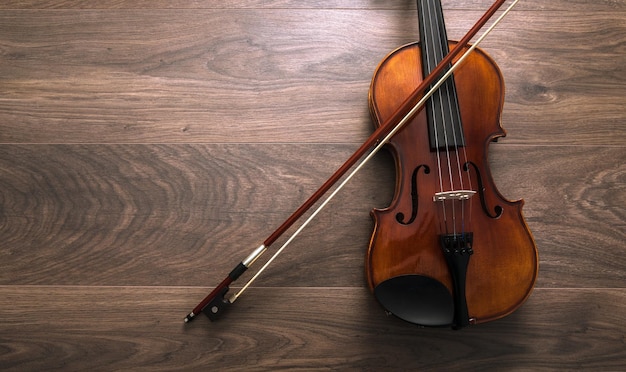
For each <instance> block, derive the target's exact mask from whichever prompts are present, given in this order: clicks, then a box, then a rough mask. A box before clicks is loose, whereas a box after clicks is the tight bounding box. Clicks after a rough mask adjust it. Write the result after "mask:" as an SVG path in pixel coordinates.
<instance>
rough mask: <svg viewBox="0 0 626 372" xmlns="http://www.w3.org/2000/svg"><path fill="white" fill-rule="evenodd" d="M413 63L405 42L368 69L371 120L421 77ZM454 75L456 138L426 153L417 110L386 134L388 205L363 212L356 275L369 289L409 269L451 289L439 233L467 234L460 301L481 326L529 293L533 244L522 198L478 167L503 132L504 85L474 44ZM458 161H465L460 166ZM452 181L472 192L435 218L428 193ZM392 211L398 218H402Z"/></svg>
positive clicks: (414, 49) (413, 48)
mask: <svg viewBox="0 0 626 372" xmlns="http://www.w3.org/2000/svg"><path fill="white" fill-rule="evenodd" d="M453 46H454V45H451V49H452V47H453ZM420 60H421V58H420V55H419V48H418V44H410V45H407V46H404V47H402V48H400V49H398V50H396V51H394V52H393V53H391V54H390V55H389V56H387V57H386V58H385V60H384V61H383V62H382V63H381V65H380V66H379V67H378V69H377V71H376V73H375V75H374V78H373V81H372V87H371V91H370V106H371V111H372V114H373V117H374V118H375V122H376V123H381V122H384V121H385V120H387V118H388V117H389V115H390V114H391V113H393V112H394V111H395V110H396V109H397V106H398V102H402V101H403V100H402V99H401V97H402V96H403V95H408V94H410V92H412V90H413V89H415V86H416V85H417V84H418V83H419V81H421V76H422V71H421V69H420V68H416V66H420V63H419V62H418V61H420ZM455 81H456V87H457V88H456V90H457V92H458V100H459V106H460V107H459V109H460V113H461V118H462V121H463V128H462V129H463V130H464V133H465V136H464V137H465V140H464V143H465V144H464V146H463V147H456V148H446V149H445V150H444V149H441V150H440V151H439V154H437V153H436V152H435V151H431V148H430V145H429V140H428V132H429V130H431V129H430V128H429V126H428V124H427V120H426V116H427V115H426V111H425V110H422V111H421V112H420V114H418V116H417V117H416V118H415V119H414V120H412V122H410V123H408V124H407V125H406V127H405V128H404V129H402V130H401V131H400V132H399V133H398V134H397V135H396V136H395V137H394V138H393V139H392V140H391V141H390V144H389V147H390V148H391V151H392V153H393V154H394V158H395V163H396V167H397V173H398V179H397V181H396V186H395V195H394V199H393V201H392V202H391V205H390V206H389V208H386V209H384V210H375V211H374V212H373V215H374V217H375V224H376V226H375V230H374V234H373V236H372V240H371V243H370V247H369V250H368V255H367V261H366V263H367V265H366V272H367V277H368V282H369V285H370V287H371V288H372V289H373V288H375V287H376V286H378V285H379V284H380V283H381V282H384V281H385V280H388V279H392V278H394V277H398V276H402V275H419V276H425V277H428V278H433V279H435V280H437V281H438V282H440V283H443V284H445V286H446V287H447V288H448V291H449V292H450V293H454V289H453V285H452V278H451V275H450V270H449V267H448V263H447V262H446V258H445V256H444V254H443V251H442V247H441V242H440V235H442V234H451V233H452V232H456V233H458V234H461V233H472V235H473V244H471V246H472V247H473V254H472V255H471V257H470V262H471V263H470V264H468V266H467V270H468V271H467V275H466V280H467V285H466V286H465V287H466V295H465V298H466V301H467V307H468V310H469V316H470V318H472V319H474V320H475V321H476V322H478V323H482V322H485V321H489V320H494V319H498V318H500V317H502V316H504V315H507V314H509V313H511V312H512V311H513V310H515V309H516V308H518V307H519V306H520V305H521V304H522V303H523V302H524V301H525V300H526V298H527V297H528V296H529V295H530V291H531V290H532V288H533V285H534V283H535V279H536V277H537V265H538V261H537V251H536V247H535V244H534V241H533V238H532V236H531V234H530V232H529V230H528V226H527V225H526V222H525V221H524V218H523V216H522V210H521V209H522V202H521V201H517V202H512V201H509V200H507V199H505V198H504V197H502V195H500V193H499V191H498V190H497V188H496V185H494V183H493V179H492V177H491V173H490V170H489V167H488V159H487V150H488V145H489V143H490V142H491V141H493V140H495V139H497V138H500V137H502V136H504V133H505V132H504V131H503V129H502V128H501V126H500V112H501V109H502V105H503V103H504V83H503V81H502V79H501V74H500V72H499V69H498V67H497V66H496V65H495V64H494V62H493V60H491V58H489V57H488V56H487V55H485V54H484V53H483V52H482V51H480V50H479V51H475V52H473V53H472V54H471V55H470V56H469V58H467V59H466V60H465V61H463V65H461V66H460V68H459V69H458V70H457V71H456V72H455ZM394 98H395V99H396V100H394ZM441 140H442V141H443V138H442V139H441ZM455 153H458V154H455ZM457 155H458V156H457ZM468 163H471V164H473V166H468V167H467V168H468V169H467V171H465V170H464V168H465V166H466V165H467V164H468ZM448 174H449V175H450V176H448ZM460 178H463V179H464V180H465V187H466V189H471V190H477V191H478V193H477V194H476V195H475V196H474V197H472V199H470V200H468V201H462V202H461V201H456V202H454V203H453V202H451V201H447V202H446V203H445V205H446V207H445V208H446V212H445V213H446V214H447V217H444V212H443V211H442V207H441V202H433V197H434V195H435V193H436V192H438V191H444V190H445V191H449V190H461V189H462V188H461V186H460V185H462V182H463V180H461V179H460ZM440 179H441V184H440V182H439V180H440ZM440 187H442V189H440ZM414 194H416V195H414ZM414 197H416V198H417V203H415V201H414ZM462 203H464V204H465V205H464V206H462V205H461V204H462ZM453 209H454V210H453ZM398 213H401V215H402V216H403V217H404V218H403V219H402V223H399V222H398ZM413 214H415V218H414V219H410V217H409V216H412V215H413ZM453 216H454V217H453ZM424 301H426V302H428V299H427V298H425V299H424ZM457 305H458V304H457Z"/></svg>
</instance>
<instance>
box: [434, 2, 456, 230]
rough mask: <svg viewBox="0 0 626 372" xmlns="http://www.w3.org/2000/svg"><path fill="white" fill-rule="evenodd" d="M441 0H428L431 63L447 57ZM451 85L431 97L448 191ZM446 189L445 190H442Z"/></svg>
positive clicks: (453, 217)
mask: <svg viewBox="0 0 626 372" xmlns="http://www.w3.org/2000/svg"><path fill="white" fill-rule="evenodd" d="M438 1H439V0H431V1H427V2H428V19H429V20H430V38H431V41H430V42H431V46H430V49H432V51H433V55H432V57H431V58H432V60H431V63H432V64H433V65H437V63H438V62H439V61H440V60H442V59H443V58H444V57H445V54H446V53H445V46H444V44H443V41H442V40H441V37H442V34H445V29H444V28H443V27H444V26H443V16H442V15H440V14H439V9H438V8H440V7H441V2H439V3H437V2H438ZM446 40H447V38H446ZM449 85H450V81H449V80H448V81H446V82H445V83H444V84H443V85H442V87H441V89H439V91H437V92H436V93H435V97H436V98H431V100H435V99H436V100H437V103H438V108H439V110H438V111H439V112H437V115H433V118H432V121H433V122H434V125H435V127H436V128H437V127H438V123H437V122H438V121H440V122H441V128H442V129H443V140H444V146H445V159H446V161H445V164H446V166H447V177H448V179H449V182H450V189H449V190H448V191H454V189H455V186H454V184H455V182H454V176H453V174H452V160H451V155H450V146H451V140H450V139H449V135H448V128H449V127H450V126H453V127H454V123H453V122H449V120H450V119H451V118H448V117H446V110H445V109H446V106H449V104H448V105H446V101H445V100H444V95H445V97H446V98H447V99H448V103H449V102H450V92H449V90H448V87H449ZM435 132H437V129H435ZM436 151H437V152H439V148H438V147H437V149H436ZM442 191H444V190H442ZM441 203H442V205H443V208H444V210H445V206H446V200H443V201H442V202H441ZM449 204H452V206H451V208H450V212H451V213H450V214H451V227H452V232H453V233H454V234H456V220H457V218H456V205H455V204H456V202H455V200H454V199H452V200H451V201H450V203H449ZM444 223H445V224H446V232H449V226H448V222H447V221H444Z"/></svg>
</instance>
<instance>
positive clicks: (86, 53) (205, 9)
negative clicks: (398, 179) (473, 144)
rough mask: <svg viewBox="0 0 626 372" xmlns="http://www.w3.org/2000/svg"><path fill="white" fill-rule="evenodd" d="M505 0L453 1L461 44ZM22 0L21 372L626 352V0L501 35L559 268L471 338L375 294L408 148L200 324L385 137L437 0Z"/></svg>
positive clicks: (13, 352) (537, 200) (498, 171)
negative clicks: (407, 64)
mask: <svg viewBox="0 0 626 372" xmlns="http://www.w3.org/2000/svg"><path fill="white" fill-rule="evenodd" d="M490 4H491V1H488V0H460V1H452V0H444V1H443V6H444V9H445V10H446V20H447V25H448V35H449V37H450V38H451V39H458V38H460V37H461V36H462V35H463V34H464V33H465V31H466V30H467V29H468V28H469V27H470V26H471V25H472V24H473V22H474V20H475V19H477V18H478V16H479V15H480V14H482V11H484V10H485V9H486V8H487V7H488V6H489V5H490ZM0 9H2V11H0V370H3V371H4V370H7V371H40V370H64V371H84V370H149V371H158V370H167V371H172V370H220V371H221V370H225V371H227V370H233V371H234V370H244V369H245V370H281V369H282V370H307V371H309V370H359V371H362V370H365V371H367V370H371V371H384V370H532V371H552V370H603V371H621V370H625V369H626V353H625V350H626V347H625V346H626V345H625V343H626V342H625V338H624V335H625V334H626V328H625V327H626V326H625V325H626V318H625V315H624V314H626V289H625V286H624V283H626V258H625V257H626V254H625V253H626V248H625V247H626V246H625V245H624V241H625V240H626V213H625V211H626V146H625V143H624V136H625V135H626V132H625V130H626V126H624V123H625V118H626V116H625V111H624V107H626V81H625V77H626V74H625V73H624V72H625V67H624V66H626V64H625V63H624V61H625V59H624V55H626V50H625V49H624V46H625V45H626V23H625V22H624V20H625V19H626V2H625V1H623V0H603V1H587V0H571V1H565V0H557V1H549V2H546V1H540V0H527V1H523V2H520V4H519V5H518V7H517V8H516V9H515V10H514V11H513V12H512V13H511V14H510V15H509V16H508V17H507V18H506V20H505V21H504V22H503V23H502V24H501V25H500V26H499V27H498V28H497V29H496V30H495V31H494V33H493V34H492V35H490V36H489V37H488V38H487V39H486V40H485V43H484V44H483V48H484V49H485V50H486V51H487V52H488V53H489V54H490V55H491V56H492V57H493V58H494V60H495V61H496V62H497V63H498V65H499V66H500V68H501V70H502V73H503V76H504V79H505V82H506V85H507V95H506V103H505V107H504V111H503V113H502V123H503V126H504V127H505V129H506V130H507V131H508V135H507V137H506V138H504V139H501V140H500V141H499V142H498V143H496V144H492V145H491V148H490V164H491V170H492V173H493V175H494V177H495V183H496V185H497V186H498V188H499V190H500V191H501V193H502V194H503V195H504V196H505V197H508V198H510V199H517V198H524V199H525V206H524V214H525V216H526V219H527V222H528V224H529V226H530V229H531V231H532V232H533V234H534V237H535V240H536V242H537V246H538V248H539V258H540V272H539V278H538V281H537V286H536V289H535V291H534V292H533V294H532V295H531V297H530V299H529V300H528V302H527V303H526V304H524V305H523V306H522V308H521V309H520V310H518V311H516V312H515V313H514V314H512V315H511V316H509V317H507V318H505V319H502V320H499V321H496V322H492V323H487V324H482V325H480V326H476V327H470V328H467V329H464V330H462V331H459V332H453V331H450V330H447V329H420V328H416V327H414V326H411V325H408V324H406V323H403V322H401V321H399V320H397V319H395V318H393V317H386V316H385V315H384V314H383V312H382V310H381V308H380V307H379V306H378V305H377V304H376V303H375V301H374V299H373V297H372V296H371V295H370V293H369V291H368V290H367V288H366V284H365V279H364V273H363V265H364V254H365V250H366V247H367V244H368V240H369V236H370V234H371V230H372V227H373V226H372V225H373V224H372V221H371V218H370V216H369V212H370V210H371V209H372V208H374V207H379V208H380V207H384V206H386V205H388V203H389V202H390V200H391V198H392V196H393V186H394V182H395V180H394V177H395V175H394V170H393V159H392V158H391V156H390V155H389V154H379V155H377V156H376V158H375V159H374V161H373V162H372V163H371V164H368V165H367V166H366V167H365V169H364V170H363V171H362V172H361V173H360V174H359V175H357V177H356V178H355V179H354V180H353V181H352V182H351V183H350V184H349V185H348V186H347V188H346V190H344V191H343V192H341V193H339V195H338V196H337V198H336V200H334V201H332V202H331V204H330V206H329V208H327V210H325V211H324V212H322V213H321V214H320V215H319V216H318V218H317V219H316V220H315V221H314V222H313V223H312V224H311V225H310V226H309V227H308V228H307V229H305V231H304V232H303V233H302V234H301V236H300V237H299V238H298V239H296V240H295V241H294V242H293V243H292V245H291V246H290V247H289V249H288V250H286V251H285V253H284V254H283V255H282V256H281V257H280V258H279V259H277V260H276V261H275V263H274V264H273V265H272V266H271V267H270V269H268V271H266V272H265V273H264V275H262V276H261V277H260V278H259V280H258V281H257V282H256V283H255V285H254V286H253V287H252V288H251V289H249V291H248V292H246V293H245V295H244V296H242V297H241V298H240V299H239V300H238V301H237V302H236V304H235V305H233V309H232V311H231V312H230V313H228V314H227V315H226V316H225V317H224V318H223V319H222V320H220V321H219V322H216V323H209V321H208V319H206V318H204V317H199V318H198V319H197V320H196V321H194V322H193V323H191V324H188V325H187V326H183V323H182V318H183V317H184V315H185V314H187V313H188V312H189V311H190V310H191V309H192V308H193V307H194V306H195V305H196V304H197V303H198V301H200V300H201V299H202V297H204V296H205V295H206V294H207V293H208V291H209V290H210V289H211V288H212V286H214V285H216V284H217V282H218V281H219V280H221V279H222V278H223V277H224V276H225V275H226V274H227V273H228V272H229V271H230V270H231V269H232V267H233V266H234V265H235V264H236V263H237V262H239V261H240V260H241V259H242V258H244V257H245V256H246V255H247V254H248V253H249V252H250V251H251V250H252V249H254V248H255V247H256V246H258V245H259V244H260V243H261V241H262V240H263V239H265V238H266V237H267V235H269V234H270V233H271V232H272V231H273V230H274V229H275V228H276V227H277V226H278V225H279V224H280V223H282V222H283V220H284V219H285V218H286V217H287V216H288V215H289V214H291V213H292V212H293V211H294V210H295V209H296V208H297V207H298V206H299V205H300V203H301V202H302V201H303V200H305V198H307V197H308V196H309V195H310V194H311V193H312V192H313V191H314V190H315V189H316V188H317V187H318V186H319V185H321V183H322V182H323V181H324V180H326V178H327V177H328V176H329V175H330V174H331V173H332V172H333V171H334V170H335V169H336V168H337V167H338V166H339V165H340V164H341V163H342V162H343V161H344V160H345V159H347V158H348V157H349V155H350V154H351V153H352V152H353V151H354V150H355V149H356V148H357V146H358V145H359V144H360V143H361V141H363V140H364V139H365V138H366V137H367V136H368V135H369V134H370V133H371V131H372V126H371V122H370V119H369V116H368V110H367V91H368V86H369V81H370V79H371V76H372V73H373V71H374V70H375V68H376V65H377V64H378V63H379V62H380V61H381V59H382V58H384V56H385V55H386V54H387V53H389V52H390V51H392V50H393V49H394V48H396V47H398V46H400V45H403V44H405V43H408V42H412V41H414V40H416V39H417V25H416V17H415V2H414V1H377V0H374V1H372V0H340V1H328V0H303V1H300V0H298V1H293V0H269V1H268V0H263V1H259V0H251V1H240V0H235V1H229V2H224V1H215V0H208V1H198V0H174V1H163V0H154V1H145V0H140V1H128V0H102V1H93V0H80V1H66V0H31V1H23V0H20V1H18V0H6V1H2V2H0ZM284 239H285V238H283V240H284ZM280 242H281V241H279V242H277V243H276V245H278V244H279V243H280ZM257 265H258V264H257ZM251 271H253V270H251ZM251 274H252V272H248V273H246V274H245V276H244V277H243V278H241V279H240V281H238V282H237V283H236V285H235V286H234V287H239V286H241V285H243V282H244V281H245V279H247V278H249V277H250V275H251Z"/></svg>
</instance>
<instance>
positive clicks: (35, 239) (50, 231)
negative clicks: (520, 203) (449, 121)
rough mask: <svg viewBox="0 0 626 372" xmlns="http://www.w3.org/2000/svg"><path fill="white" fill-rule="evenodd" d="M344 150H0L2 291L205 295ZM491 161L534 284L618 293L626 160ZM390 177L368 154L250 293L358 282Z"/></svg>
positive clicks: (505, 157)
mask: <svg viewBox="0 0 626 372" xmlns="http://www.w3.org/2000/svg"><path fill="white" fill-rule="evenodd" d="M352 150H354V148H353V146H351V145H274V146H265V145H83V146H78V145H11V146H7V145H5V146H0V190H2V192H1V193H0V206H1V208H0V226H1V227H2V228H1V229H0V241H1V242H3V243H2V246H3V249H1V250H0V284H5V285H6V284H14V285H25V284H68V285H72V284H74V285H78V284H81V285H161V286H164V285H197V284H199V283H202V284H206V285H215V284H217V282H218V281H219V280H221V279H222V278H223V277H224V276H225V275H226V274H227V273H228V272H229V271H230V270H231V269H232V267H234V266H235V264H236V263H237V262H239V261H240V260H242V259H243V258H245V256H247V255H248V253H250V252H251V251H252V250H253V249H254V248H255V247H257V246H258V245H259V244H261V242H262V241H263V240H264V239H265V238H266V237H267V236H268V235H269V234H270V233H271V232H272V231H273V230H274V229H275V228H277V227H278V226H279V225H280V224H281V223H282V222H283V221H284V220H285V219H286V218H287V217H288V216H289V215H290V214H291V213H292V212H293V211H294V210H295V209H296V208H297V207H298V206H299V205H300V203H302V202H303V201H304V200H305V199H306V198H308V196H309V195H310V194H312V192H313V191H314V190H315V189H317V187H319V186H320V185H321V184H322V183H323V181H324V180H325V179H326V178H327V177H328V176H329V175H330V174H331V173H332V172H333V171H334V170H335V169H336V168H337V167H338V166H339V164H340V162H342V161H344V160H345V159H347V158H348V156H349V155H350V154H351V152H352ZM491 158H492V171H493V174H494V176H495V180H496V185H497V186H498V187H499V188H500V190H501V192H502V193H503V195H505V196H506V197H508V198H510V199H517V198H522V197H523V198H525V200H526V205H525V207H524V213H525V215H526V218H527V221H528V224H529V226H530V228H531V230H532V231H533V233H534V235H535V239H536V241H537V245H538V247H539V253H540V266H541V267H540V276H539V281H538V283H537V285H538V286H540V287H556V288H559V287H587V288H593V287H621V286H622V285H623V283H624V282H626V271H625V270H624V267H626V258H625V257H626V254H625V253H626V251H625V249H626V248H625V247H624V244H623V242H624V241H625V240H626V235H625V234H626V225H625V221H626V215H624V211H625V210H626V188H625V186H624V185H626V182H624V177H625V176H626V162H625V159H626V150H625V149H624V148H620V147H617V148H599V147H589V148H587V147H572V146H566V147H557V146H549V147H548V146H536V147H528V146H511V145H506V146H503V145H501V144H496V145H493V146H492V154H491ZM321 159H323V160H321ZM394 177H395V176H394V174H393V162H392V160H391V157H390V156H388V155H387V156H379V157H377V159H376V160H375V161H374V163H373V164H371V165H368V166H367V167H365V169H364V170H363V171H362V173H361V174H359V175H358V176H357V177H356V178H355V179H354V180H353V181H352V182H351V183H350V184H349V185H348V186H347V188H346V190H344V191H342V192H340V193H339V195H338V197H337V199H336V200H334V201H333V202H332V203H331V204H330V206H329V207H328V208H327V210H326V211H324V212H322V213H321V214H320V216H319V217H318V218H317V219H316V220H315V221H314V222H313V223H312V224H311V225H310V226H309V227H308V228H307V229H305V231H304V232H303V234H302V235H301V236H300V237H299V238H298V239H296V241H295V242H294V243H293V244H292V246H290V248H289V249H288V250H287V251H286V253H285V254H284V256H283V257H281V258H280V259H278V260H277V261H276V263H275V264H274V266H272V268H271V270H268V271H267V272H266V274H264V276H263V277H262V278H261V279H259V280H260V282H261V283H262V285H269V286H326V285H330V286H355V285H364V283H363V260H364V255H365V250H366V247H367V245H368V241H369V237H370V234H371V230H372V228H373V226H372V221H371V219H370V217H369V211H370V210H371V209H372V208H374V207H378V208H382V207H386V206H387V205H388V204H389V202H390V200H391V197H392V194H393V185H394V183H395V181H394ZM284 239H286V236H285V238H284ZM282 241H284V240H281V241H279V242H277V244H276V248H278V246H279V245H278V244H279V243H280V242H282ZM268 256H269V255H268Z"/></svg>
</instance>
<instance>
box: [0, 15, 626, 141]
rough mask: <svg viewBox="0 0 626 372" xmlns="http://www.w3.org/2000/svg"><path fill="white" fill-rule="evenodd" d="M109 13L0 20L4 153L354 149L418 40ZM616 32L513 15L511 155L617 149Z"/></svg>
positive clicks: (257, 19)
mask: <svg viewBox="0 0 626 372" xmlns="http://www.w3.org/2000/svg"><path fill="white" fill-rule="evenodd" d="M103 12H104V11H103V10H71V9H70V10H59V11H54V12H51V11H49V10H42V11H32V10H27V11H20V10H7V11H5V12H3V13H2V15H0V44H1V45H2V53H0V85H1V86H2V88H3V91H4V94H3V95H2V97H0V143H206V142H222V143H228V142H254V143H259V142H265V143H275V142H281V143H293V142H301V143H310V142H318V143H328V142H344V143H345V142H353V143H358V142H361V141H363V140H364V139H365V138H366V137H367V136H368V135H369V134H370V133H371V125H370V119H369V115H368V110H367V102H366V97H367V90H368V85H369V80H370V78H371V75H372V73H373V71H374V69H375V66H376V65H377V64H378V63H379V61H380V60H381V59H382V58H383V57H384V56H385V55H386V54H387V53H388V52H390V51H391V50H393V49H395V48H396V47H398V46H400V45H402V44H404V43H407V42H411V41H413V40H414V39H415V36H412V35H416V33H417V31H416V25H415V16H414V14H412V12H406V11H397V10H359V9H356V10H345V9H339V10H333V11H332V12H331V11H326V10H312V9H306V10H297V9H218V10H212V9H207V10H181V9H171V10H167V11H163V10H132V9H131V10H111V11H106V12H105V13H103ZM103 14H104V15H103ZM478 16H479V12H476V11H459V10H457V11H450V12H449V13H448V14H447V20H448V25H449V36H450V38H459V37H461V35H463V33H464V32H465V30H467V28H469V27H470V25H471V23H472V22H473V21H472V20H474V19H476V18H477V17H478ZM623 19H624V12H623V11H612V12H607V11H602V12H591V13H589V14H587V15H586V16H585V17H580V16H579V14H578V13H576V12H572V11H558V12H557V11H553V12H541V13H538V12H526V11H517V12H514V13H513V15H511V16H510V18H508V19H507V20H506V21H505V23H504V24H503V25H502V26H501V27H499V28H498V29H497V31H495V34H494V35H493V36H490V37H489V38H488V40H487V41H486V43H485V48H486V50H487V51H488V52H489V53H491V54H493V56H494V58H495V59H496V61H497V62H498V64H499V66H500V67H501V68H502V70H503V74H504V77H505V80H506V82H507V92H508V94H507V98H506V106H505V111H504V113H503V119H504V125H505V127H506V128H507V130H509V133H510V139H508V142H507V143H511V144H513V143H516V144H550V145H553V144H564V145H565V144H566V145H571V144H584V145H609V146H623V145H624V143H623V140H622V138H623V137H624V134H625V133H624V131H625V130H626V129H625V128H626V127H624V126H623V125H622V123H623V119H624V111H623V107H624V105H625V104H626V91H625V88H624V87H626V82H625V81H624V79H625V76H626V74H624V66H625V64H624V63H623V62H624V59H623V57H622V56H623V55H624V53H625V52H626V51H624V50H623V49H622V47H621V46H622V45H624V43H623V41H624V38H625V37H626V36H625V35H626V32H625V31H626V30H625V28H626V25H624V22H623ZM320 20H323V22H320ZM224 30H228V32H224ZM546 34H549V35H552V36H551V37H550V38H546V36H545V35H546ZM589 61H594V63H593V64H591V63H589ZM572 112H576V113H577V114H576V115H571V114H570V113H572ZM295 123H297V125H295ZM329 133H332V135H329ZM564 134H567V135H564Z"/></svg>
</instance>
